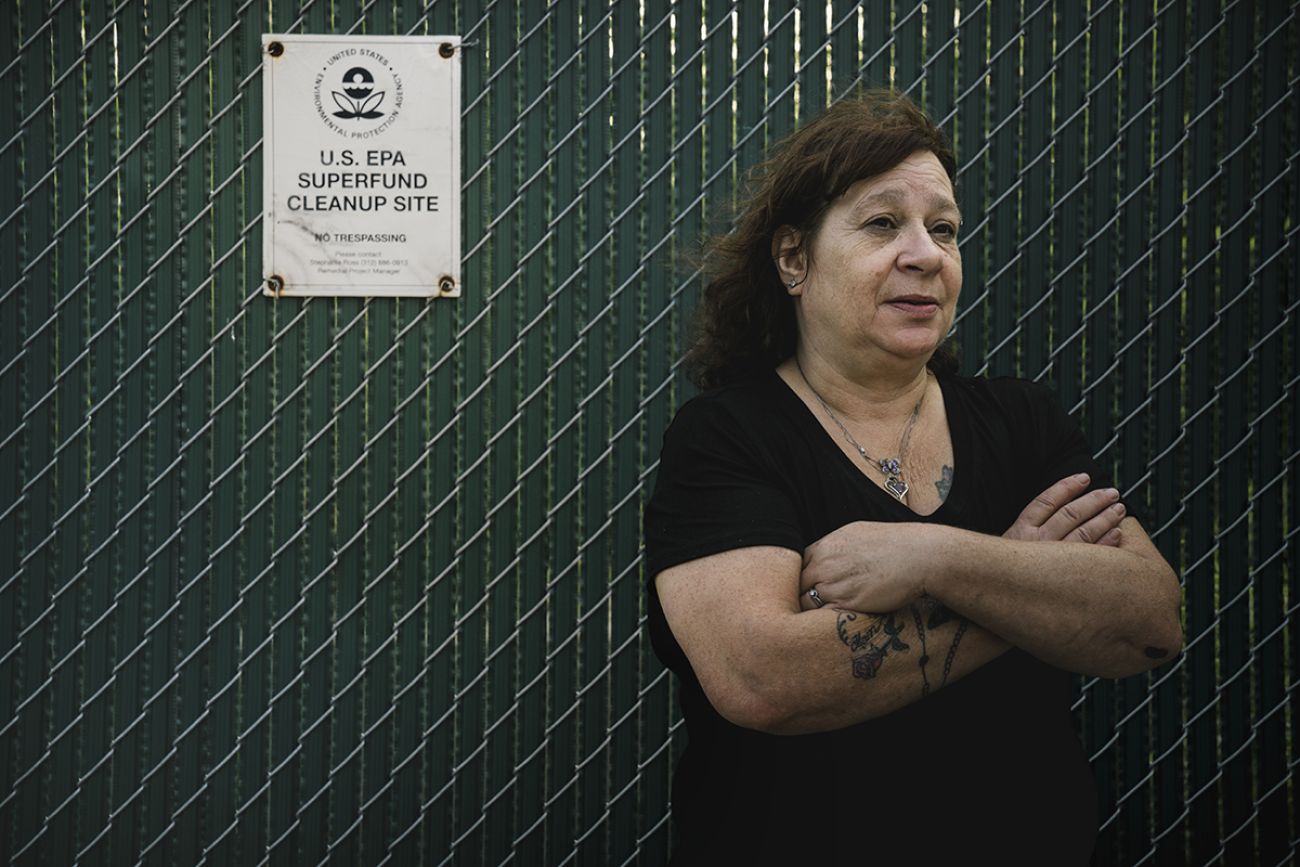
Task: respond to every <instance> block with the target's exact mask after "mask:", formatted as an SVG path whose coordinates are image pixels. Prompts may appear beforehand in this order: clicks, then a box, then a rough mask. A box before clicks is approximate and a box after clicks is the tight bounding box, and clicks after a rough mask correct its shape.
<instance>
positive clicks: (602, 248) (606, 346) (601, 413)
mask: <svg viewBox="0 0 1300 867" xmlns="http://www.w3.org/2000/svg"><path fill="white" fill-rule="evenodd" d="M610 11H611V10H610V9H609V7H608V5H606V4H603V3H596V2H587V3H585V4H584V6H583V20H584V24H586V27H585V28H584V32H583V38H584V40H585V44H584V45H583V46H582V47H581V48H580V49H579V52H580V54H581V59H582V68H583V76H584V81H583V100H582V106H583V111H584V112H586V118H585V119H584V120H583V121H581V125H582V130H583V132H582V135H583V138H584V141H583V143H582V147H583V151H584V153H583V158H584V159H583V178H584V183H586V184H587V185H588V186H587V189H586V191H585V193H583V194H582V207H583V215H582V221H583V224H582V226H581V228H580V234H579V239H580V240H579V243H580V245H581V246H580V249H581V250H582V255H583V257H584V258H585V259H586V262H585V263H584V264H582V265H581V266H579V268H580V271H581V277H580V278H579V279H580V281H581V282H580V283H579V284H577V287H575V288H577V289H578V291H579V292H580V295H581V298H580V300H579V304H580V308H579V309H580V311H581V312H580V313H579V317H580V321H581V322H582V323H583V326H582V327H583V329H584V330H585V332H586V334H585V335H584V336H582V337H579V340H578V348H577V352H578V359H577V360H578V363H579V365H580V369H581V375H580V378H579V380H578V382H579V383H580V385H579V394H580V395H581V397H580V398H579V400H580V401H581V402H582V404H583V405H584V408H583V417H582V419H581V421H580V423H579V424H580V427H579V430H580V431H581V439H580V443H579V451H578V455H579V460H578V463H579V467H580V468H581V469H580V472H581V473H582V474H583V480H582V484H581V490H580V494H579V503H580V515H581V517H580V524H579V527H580V530H579V539H580V540H581V541H580V543H579V545H580V553H579V565H578V576H579V581H580V589H579V612H580V614H579V616H580V617H581V618H582V622H581V623H580V624H579V626H578V631H577V635H578V640H579V647H578V659H579V661H578V691H579V694H578V696H576V702H575V703H576V704H577V705H578V746H577V757H576V758H577V765H576V766H575V768H574V775H573V776H574V780H575V785H576V792H575V797H576V813H577V838H576V839H575V840H574V841H573V845H572V848H573V850H574V851H575V852H576V853H577V857H578V859H579V860H580V861H582V860H590V861H592V862H593V863H598V862H600V861H605V860H607V859H608V858H609V854H608V853H609V849H608V842H609V837H608V825H607V823H606V822H605V819H604V817H605V805H606V804H607V803H608V796H609V794H610V793H609V785H608V782H609V779H608V775H607V773H606V767H607V765H608V762H609V741H608V739H607V735H608V728H607V727H608V725H609V722H610V719H609V679H608V677H607V665H608V661H609V650H610V641H609V632H608V627H607V624H608V617H609V595H608V590H609V580H610V577H611V570H610V525H609V504H610V489H609V488H610V478H609V460H608V448H609V435H610V433H611V427H610V416H609V409H610V386H611V381H610V380H611V377H610V375H609V372H610V364H611V362H612V361H613V358H611V356H610V344H611V321H610V320H611V309H610V298H609V294H610V288H611V281H612V279H613V269H612V262H611V255H610V253H611V248H610V243H609V237H608V233H609V231H610V223H611V222H612V220H613V218H614V216H615V213H616V212H615V211H614V209H613V207H612V203H611V193H612V191H611V185H612V183H613V179H612V176H611V174H610V167H611V164H610V159H611V148H612V145H613V142H612V141H611V134H610V128H609V127H610V121H611V118H610V114H611V112H612V109H613V102H614V98H613V95H612V93H609V92H607V90H606V89H607V88H608V87H609V86H610V84H611V75H612V73H613V70H614V68H615V67H613V66H612V65H611V61H610V58H609V49H608V45H609V42H610V39H611V38H612V36H613V32H612V27H613V23H612V22H611V20H610V16H609V15H607V14H606V13H607V12H610Z"/></svg>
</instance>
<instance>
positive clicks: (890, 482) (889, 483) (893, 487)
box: [885, 476, 907, 503]
mask: <svg viewBox="0 0 1300 867" xmlns="http://www.w3.org/2000/svg"><path fill="white" fill-rule="evenodd" d="M885 490H887V491H889V493H891V494H893V495H894V496H895V497H898V500H899V502H901V503H906V502H907V482H905V481H903V480H902V479H900V478H898V477H897V476H890V477H889V478H887V479H885Z"/></svg>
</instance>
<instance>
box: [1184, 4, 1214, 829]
mask: <svg viewBox="0 0 1300 867" xmlns="http://www.w3.org/2000/svg"><path fill="white" fill-rule="evenodd" d="M1218 27H1219V13H1218V10H1217V9H1215V8H1212V7H1210V6H1208V5H1202V4H1197V5H1196V7H1195V8H1194V10H1193V18H1192V23H1191V29H1190V32H1189V34H1188V39H1189V41H1190V42H1191V43H1192V44H1193V45H1194V46H1195V47H1194V48H1193V49H1192V50H1191V52H1190V61H1191V69H1192V81H1191V83H1190V86H1191V93H1192V100H1193V105H1195V106H1196V108H1197V110H1196V117H1195V119H1193V120H1192V121H1191V122H1190V123H1187V121H1185V123H1186V124H1187V126H1188V136H1189V138H1190V142H1189V144H1190V148H1189V155H1188V161H1189V165H1188V176H1187V182H1186V186H1187V194H1186V198H1187V205H1186V207H1187V211H1188V215H1187V241H1186V243H1187V252H1186V264H1185V266H1184V267H1185V274H1186V280H1187V306H1186V311H1187V312H1186V317H1187V319H1186V324H1185V328H1186V331H1187V334H1188V335H1189V336H1190V337H1193V338H1200V339H1199V341H1198V342H1197V343H1196V344H1195V346H1194V347H1193V348H1192V349H1191V350H1190V351H1189V352H1188V353H1187V356H1188V357H1187V373H1186V383H1187V385H1186V388H1185V391H1184V405H1185V406H1186V407H1187V409H1186V416H1187V418H1188V421H1187V422H1186V423H1185V424H1186V428H1187V449H1188V453H1189V460H1190V461H1191V464H1192V465H1193V466H1194V465H1195V464H1196V463H1199V461H1201V460H1203V459H1204V458H1203V456H1205V455H1209V454H1213V453H1215V450H1216V449H1215V444H1214V430H1213V427H1214V407H1213V406H1210V402H1211V401H1212V400H1213V399H1214V391H1213V389H1214V380H1215V378H1216V375H1217V373H1218V369H1217V365H1216V364H1215V358H1216V357H1217V349H1218V347H1217V346H1216V342H1217V340H1216V338H1217V335H1216V334H1214V333H1210V328H1211V325H1212V322H1213V318H1214V310H1215V308H1216V307H1217V304H1216V301H1217V294H1218V293H1217V284H1218V280H1217V274H1216V269H1215V267H1214V266H1215V262H1214V259H1215V256H1214V240H1215V233H1216V223H1217V221H1218V214H1217V204H1218V201H1219V199H1220V196H1221V193H1222V187H1221V185H1220V184H1219V183H1217V182H1216V180H1215V172H1216V169H1217V166H1216V162H1217V158H1218V151H1217V142H1216V135H1217V127H1218V124H1219V123H1220V120H1219V117H1220V114H1221V112H1222V107H1223V106H1222V102H1221V97H1219V85H1220V82H1221V80H1222V73H1221V65H1220V61H1219V50H1220V47H1221V44H1222V43H1221V34H1220V31H1219V30H1218ZM1190 113H1191V112H1185V114H1190ZM1203 481H1209V482H1210V484H1203V483H1202V484H1197V485H1195V486H1194V487H1192V489H1191V490H1189V491H1188V492H1187V493H1186V494H1185V495H1184V505H1185V507H1186V509H1187V553H1186V555H1185V556H1186V561H1187V563H1188V565H1187V566H1186V567H1185V568H1184V571H1183V579H1184V580H1185V581H1186V583H1187V588H1188V593H1187V617H1186V624H1185V629H1186V633H1187V640H1188V643H1189V644H1190V645H1191V647H1190V648H1189V651H1188V654H1187V657H1188V662H1189V664H1190V666H1191V670H1192V671H1195V672H1198V673H1201V676H1200V677H1195V678H1192V679H1191V684H1190V687H1191V688H1190V695H1189V701H1188V708H1187V709H1188V711H1189V713H1191V714H1195V715H1196V717H1195V719H1194V720H1192V722H1191V723H1190V725H1189V726H1188V733H1187V738H1188V750H1189V763H1188V770H1187V786H1188V787H1189V788H1190V790H1191V792H1193V793H1196V794H1193V796H1192V798H1191V802H1190V803H1189V804H1188V805H1187V806H1188V810H1189V812H1190V816H1189V821H1188V830H1189V831H1190V845H1191V849H1192V851H1193V852H1205V851H1210V850H1211V848H1212V847H1216V846H1217V844H1218V841H1219V840H1220V839H1221V833H1222V831H1221V828H1220V824H1219V818H1218V809H1217V802H1218V798H1217V797H1216V794H1217V793H1216V792H1215V790H1214V788H1209V789H1206V786H1207V784H1211V783H1212V782H1213V781H1214V780H1215V779H1216V777H1217V774H1218V756H1219V753H1218V750H1217V746H1216V744H1217V736H1218V731H1219V722H1218V716H1219V705H1218V691H1217V688H1216V687H1217V684H1216V683H1215V678H1214V677H1211V676H1210V673H1211V672H1213V671H1214V670H1215V656H1216V650H1217V648H1216V647H1215V639H1216V638H1217V637H1218V636H1217V617H1216V613H1215V612H1216V602H1215V599H1216V597H1217V596H1218V595H1219V594H1218V590H1219V579H1220V573H1219V570H1218V568H1217V567H1218V563H1217V561H1216V558H1215V556H1214V548H1213V546H1214V544H1215V538H1214V530H1215V525H1216V523H1217V522H1216V521H1215V513H1214V505H1213V504H1214V493H1215V492H1214V484H1213V480H1212V479H1211V480H1202V479H1199V478H1198V479H1197V482H1198V483H1200V482H1203ZM1193 642H1195V643H1194V644H1192V643H1193Z"/></svg>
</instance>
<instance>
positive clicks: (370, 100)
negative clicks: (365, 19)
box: [312, 47, 405, 140]
mask: <svg viewBox="0 0 1300 867" xmlns="http://www.w3.org/2000/svg"><path fill="white" fill-rule="evenodd" d="M313 78H314V80H313V82H312V102H313V104H314V107H315V109H316V116H317V117H318V118H320V121H321V123H323V124H324V125H325V126H327V127H328V128H329V129H330V130H331V131H333V132H335V133H337V134H338V135H340V136H342V137H343V138H347V139H352V140H365V139H373V138H375V137H376V136H382V135H383V134H384V133H385V132H387V131H388V130H389V129H390V128H391V127H392V126H393V124H394V123H399V121H398V118H399V117H401V116H402V110H403V108H404V107H405V106H404V103H405V94H404V93H403V92H402V91H403V88H402V76H401V73H400V72H398V70H397V69H396V68H395V67H394V66H393V64H392V63H390V62H389V60H388V58H387V57H386V56H384V54H383V53H381V52H379V51H375V50H374V49H371V48H353V47H347V48H342V49H340V50H338V51H336V52H334V53H333V54H331V55H330V56H329V57H328V58H327V59H325V61H324V62H323V63H322V64H321V66H320V67H319V68H318V70H317V72H316V74H315V76H314V77H313Z"/></svg>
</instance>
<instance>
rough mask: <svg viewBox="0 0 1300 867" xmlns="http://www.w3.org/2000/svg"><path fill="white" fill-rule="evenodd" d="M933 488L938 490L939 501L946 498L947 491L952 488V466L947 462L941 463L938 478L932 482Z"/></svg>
mask: <svg viewBox="0 0 1300 867" xmlns="http://www.w3.org/2000/svg"><path fill="white" fill-rule="evenodd" d="M934 487H935V489H936V490H937V491H938V492H939V502H941V503H942V502H943V501H944V500H947V499H948V492H949V491H951V490H952V467H950V466H948V465H947V464H944V465H943V470H941V471H940V478H939V480H938V481H937V482H935V483H934Z"/></svg>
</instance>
